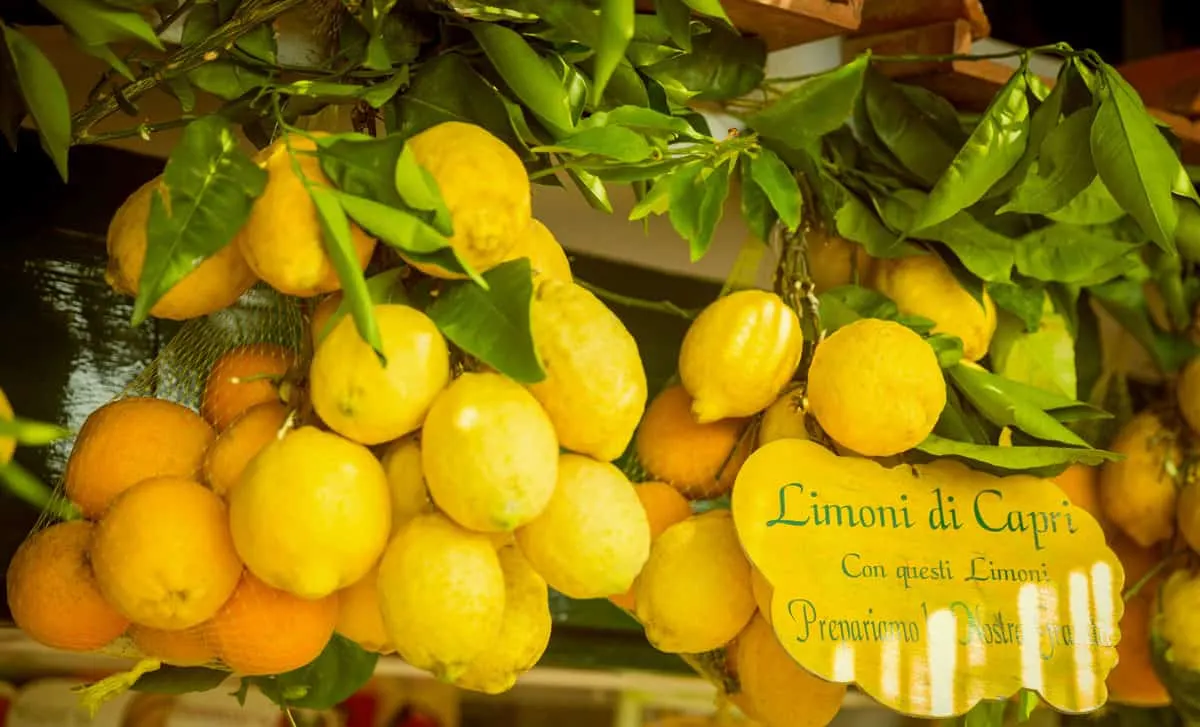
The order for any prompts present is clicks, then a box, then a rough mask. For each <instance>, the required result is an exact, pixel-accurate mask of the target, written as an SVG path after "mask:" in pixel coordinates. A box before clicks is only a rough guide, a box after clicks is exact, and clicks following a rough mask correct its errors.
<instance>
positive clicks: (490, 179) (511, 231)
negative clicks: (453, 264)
mask: <svg viewBox="0 0 1200 727" xmlns="http://www.w3.org/2000/svg"><path fill="white" fill-rule="evenodd" d="M408 147H409V149H411V150H412V153H413V156H414V157H415V158H416V160H417V163H418V164H420V165H421V166H423V167H424V168H425V170H426V171H428V172H429V174H430V175H431V176H432V177H433V179H434V181H435V182H436V183H437V186H438V189H439V191H440V192H441V194H442V199H443V200H444V201H445V203H446V208H447V209H448V210H449V211H450V219H451V223H452V225H453V227H454V234H453V235H452V236H451V237H450V246H451V247H452V248H454V251H455V252H456V253H458V255H459V257H460V258H461V259H462V260H463V261H465V262H466V263H467V264H468V265H470V266H471V267H472V268H474V269H475V271H476V272H480V273H481V272H483V271H485V270H488V269H490V268H493V267H495V266H497V265H499V264H500V263H501V262H503V261H504V260H506V259H507V258H508V255H509V253H510V252H511V251H512V249H513V247H514V246H516V244H517V241H518V239H519V237H520V236H521V235H522V234H524V233H525V231H526V230H527V229H528V227H529V223H530V220H531V219H532V189H531V187H530V184H529V176H528V175H527V173H526V172H525V165H524V164H522V163H521V159H520V157H518V156H517V155H516V153H515V152H514V151H513V150H512V149H510V148H509V147H508V145H506V144H505V143H504V142H502V141H500V139H498V138H496V137H495V136H493V135H492V134H491V133H489V132H488V131H487V130H486V129H484V128H483V127H481V126H475V125H474V124H467V123H463V122H461V121H446V122H443V123H441V124H438V125H436V126H432V127H430V128H428V129H426V130H424V131H422V132H420V133H419V134H416V135H414V136H413V137H412V138H411V139H409V140H408ZM409 262H410V263H411V264H412V265H413V267H415V268H417V269H418V270H421V271H422V272H424V273H426V274H428V275H433V276H436V277H439V278H461V277H463V276H462V275H460V274H457V273H451V272H449V271H447V270H445V269H443V268H441V267H439V266H437V265H430V264H427V263H420V262H415V261H412V260H409Z"/></svg>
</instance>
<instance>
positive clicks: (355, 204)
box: [332, 192, 478, 279]
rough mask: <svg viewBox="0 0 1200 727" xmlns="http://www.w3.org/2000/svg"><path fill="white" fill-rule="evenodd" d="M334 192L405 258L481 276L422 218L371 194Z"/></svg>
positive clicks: (360, 221)
mask: <svg viewBox="0 0 1200 727" xmlns="http://www.w3.org/2000/svg"><path fill="white" fill-rule="evenodd" d="M332 194H334V196H335V199H336V201H337V202H338V203H340V204H341V208H342V209H344V210H345V213H346V214H347V215H349V216H350V218H351V219H353V220H354V221H355V222H356V223H357V224H358V225H359V226H360V227H362V228H363V229H364V230H366V232H367V234H369V235H371V236H372V237H374V238H377V239H378V240H379V241H380V242H382V243H383V244H385V245H387V246H388V247H391V248H394V249H396V250H398V251H400V252H401V253H403V254H404V256H405V257H407V258H409V259H411V260H413V261H415V262H420V263H430V264H434V265H437V266H439V267H442V268H445V269H447V270H449V271H450V272H453V273H459V274H461V275H467V276H470V277H471V278H473V279H478V273H476V272H475V271H474V270H473V269H471V267H470V266H469V265H467V264H466V263H465V262H464V261H463V260H462V259H461V258H459V256H458V253H457V252H455V251H454V248H452V247H451V246H450V240H449V239H447V238H446V237H445V236H444V235H442V234H441V233H440V232H438V231H437V229H436V228H434V227H432V226H431V225H429V224H428V223H426V222H425V221H424V220H422V219H421V218H420V217H418V216H416V215H414V214H413V213H411V212H409V211H407V210H405V209H402V208H399V207H390V206H388V205H386V204H383V203H380V202H376V201H375V200H373V199H369V198H367V197H359V196H356V195H352V194H346V193H345V192H334V193H332Z"/></svg>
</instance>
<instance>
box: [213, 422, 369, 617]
mask: <svg viewBox="0 0 1200 727" xmlns="http://www.w3.org/2000/svg"><path fill="white" fill-rule="evenodd" d="M229 522H230V525H231V527H232V531H233V542H234V544H235V545H236V546H237V551H238V555H240V556H241V558H242V560H243V561H244V562H245V563H246V567H248V568H249V569H250V571H251V572H252V573H254V575H255V576H257V577H258V578H259V579H260V580H262V581H263V582H264V583H266V584H267V585H268V586H271V587H272V588H278V589H279V590H282V591H287V592H288V593H291V594H294V595H296V596H299V597H301V598H306V599H317V598H322V597H324V596H327V595H329V594H331V593H333V592H334V591H337V590H340V589H342V588H345V587H346V586H349V585H350V584H352V583H355V582H356V581H358V580H359V579H361V578H362V577H363V576H365V575H366V574H367V572H368V571H369V570H371V567H372V566H374V565H375V562H376V561H377V560H378V559H379V555H380V554H381V553H382V552H383V549H384V546H385V545H386V544H387V539H388V534H389V532H390V530H391V524H392V505H391V495H389V493H388V483H387V475H385V474H384V471H383V466H382V465H381V464H379V460H377V459H375V456H374V455H372V454H371V451H370V450H369V449H367V448H366V447H364V446H362V445H361V444H355V443H354V442H351V441H349V440H347V439H343V438H342V437H339V436H338V435H336V434H332V433H330V432H323V431H321V430H319V429H315V428H313V427H301V428H299V429H294V430H292V431H290V432H288V433H287V434H285V435H284V436H283V437H282V438H281V439H277V440H276V441H274V442H272V443H271V444H268V445H267V446H266V447H265V448H264V449H263V450H262V451H261V452H259V454H258V456H257V457H255V458H254V459H253V460H251V461H250V464H249V465H247V467H246V470H245V472H244V473H243V474H242V479H241V481H240V482H239V483H238V485H237V487H235V488H234V489H233V491H232V492H231V493H230V495H229Z"/></svg>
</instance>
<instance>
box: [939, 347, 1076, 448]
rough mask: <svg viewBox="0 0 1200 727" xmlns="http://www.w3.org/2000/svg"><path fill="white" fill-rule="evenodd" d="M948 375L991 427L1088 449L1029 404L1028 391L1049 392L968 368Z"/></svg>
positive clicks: (957, 368)
mask: <svg viewBox="0 0 1200 727" xmlns="http://www.w3.org/2000/svg"><path fill="white" fill-rule="evenodd" d="M949 374H950V380H951V381H952V382H953V383H954V385H955V387H956V388H957V389H958V390H959V392H960V393H962V395H963V397H964V398H965V399H966V400H967V401H969V402H970V403H971V404H972V405H973V406H974V407H975V408H977V409H978V410H979V412H980V413H981V414H983V415H984V416H985V417H987V418H988V420H989V421H991V422H992V423H993V424H995V425H997V426H1001V427H1013V428H1014V429H1019V430H1021V431H1022V432H1024V433H1026V434H1028V435H1029V436H1031V437H1036V438H1037V439H1041V440H1046V441H1050V442H1058V443H1060V444H1069V445H1072V446H1077V447H1087V446H1089V445H1088V443H1087V442H1085V441H1084V440H1083V439H1082V438H1080V437H1079V435H1078V434H1076V433H1075V432H1072V431H1071V430H1070V429H1067V428H1066V427H1065V426H1063V425H1062V423H1061V422H1059V421H1058V420H1057V419H1055V418H1054V417H1053V416H1051V415H1050V414H1048V413H1047V412H1046V411H1045V410H1044V409H1043V408H1041V407H1039V406H1038V405H1037V403H1035V401H1031V399H1033V397H1032V396H1031V395H1030V391H1029V390H1030V389H1032V390H1033V391H1036V392H1039V394H1040V395H1051V396H1053V395H1052V394H1049V392H1045V391H1043V390H1040V389H1037V388H1035V387H1031V386H1025V385H1022V384H1016V385H1015V386H1014V385H1013V384H1015V383H1016V382H1011V381H1009V380H1008V379H1005V378H1004V377H1003V376H997V375H995V374H993V373H990V372H988V371H983V370H981V369H977V368H974V367H969V366H963V365H957V366H953V367H951V368H950V369H949Z"/></svg>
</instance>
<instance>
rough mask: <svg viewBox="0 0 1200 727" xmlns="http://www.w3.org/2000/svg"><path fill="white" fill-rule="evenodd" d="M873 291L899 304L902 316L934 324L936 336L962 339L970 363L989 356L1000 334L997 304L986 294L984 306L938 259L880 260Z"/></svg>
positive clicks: (904, 258)
mask: <svg viewBox="0 0 1200 727" xmlns="http://www.w3.org/2000/svg"><path fill="white" fill-rule="evenodd" d="M871 287H873V288H875V289H876V290H878V291H879V292H880V293H883V294H884V295H886V296H887V297H889V298H891V299H892V300H893V301H895V303H896V305H897V306H899V307H900V311H901V312H902V313H906V314H908V315H914V316H924V317H925V318H928V319H930V320H932V321H934V322H935V323H936V324H937V325H935V326H934V328H933V331H934V333H947V334H950V335H952V336H958V337H959V338H961V339H962V342H963V358H964V359H966V360H967V361H978V360H979V359H981V358H983V357H984V356H985V355H987V352H988V345H989V344H990V343H991V340H992V334H993V333H995V332H996V304H995V303H993V302H992V298H991V296H989V295H988V294H987V292H986V291H985V292H984V293H983V303H982V304H981V303H980V302H979V301H978V300H976V299H975V298H973V297H972V296H971V294H970V293H968V292H967V291H966V290H964V289H963V287H962V285H960V284H959V282H958V280H957V279H956V278H955V277H954V273H952V272H951V271H950V268H949V267H947V265H946V263H944V262H942V259H941V258H939V257H937V256H936V255H911V256H909V257H900V258H892V259H890V260H880V261H878V262H877V263H876V264H875V266H874V272H873V273H872V276H871Z"/></svg>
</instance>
